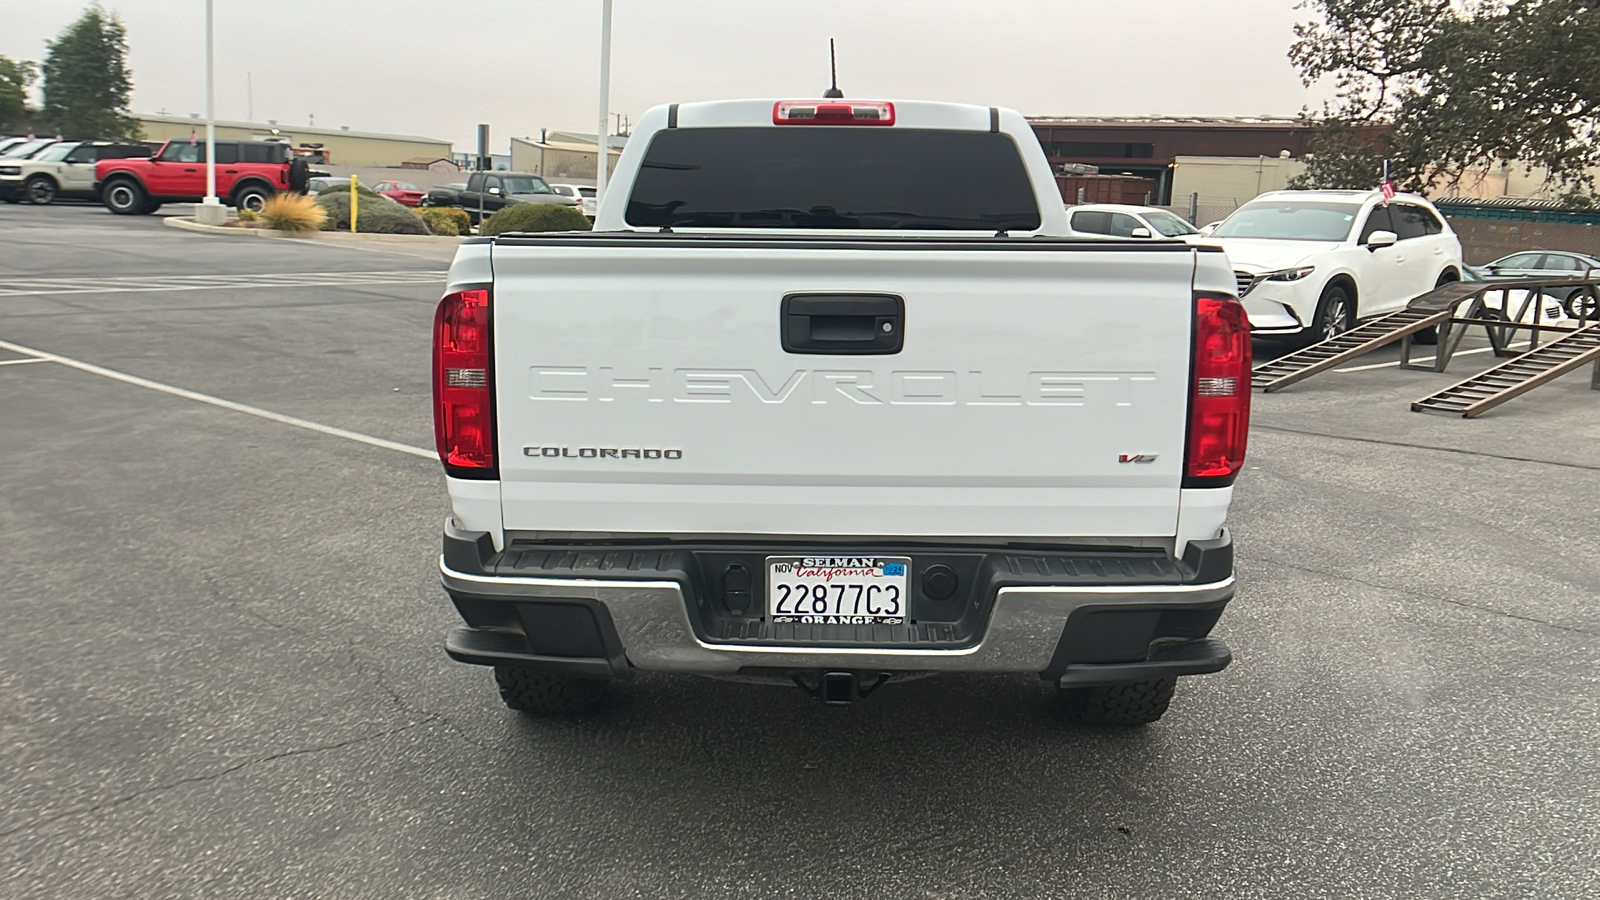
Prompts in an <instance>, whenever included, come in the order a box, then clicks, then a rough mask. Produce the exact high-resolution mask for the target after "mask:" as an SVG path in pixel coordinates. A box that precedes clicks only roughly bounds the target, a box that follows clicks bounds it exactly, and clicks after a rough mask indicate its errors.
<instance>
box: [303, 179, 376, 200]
mask: <svg viewBox="0 0 1600 900" xmlns="http://www.w3.org/2000/svg"><path fill="white" fill-rule="evenodd" d="M356 192H357V193H359V194H360V195H361V197H362V199H365V198H367V197H383V195H382V194H380V193H378V192H377V191H375V190H373V189H372V188H369V187H367V186H366V185H364V184H360V185H356ZM348 193H350V182H348V181H340V182H338V183H336V184H330V185H328V186H327V187H325V188H323V189H322V190H320V191H317V196H318V197H321V196H322V195H323V194H348ZM383 199H385V200H387V199H389V198H388V197H383Z"/></svg>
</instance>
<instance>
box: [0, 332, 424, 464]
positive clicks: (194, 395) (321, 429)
mask: <svg viewBox="0 0 1600 900" xmlns="http://www.w3.org/2000/svg"><path fill="white" fill-rule="evenodd" d="M0 349H5V350H10V351H11V352H12V353H20V354H22V355H23V356H29V357H32V359H18V360H12V361H11V362H12V363H24V362H53V363H60V364H61V365H63V366H67V367H68V368H73V369H77V370H79V371H80V372H88V373H90V374H91V375H99V376H101V377H102V378H110V379H112V380H113V381H121V382H123V383H125V384H132V385H138V386H139V387H142V388H149V389H150V390H152V391H160V392H161V393H163V394H171V395H172V396H174V397H183V398H184V399H186V400H193V401H195V402H197V403H208V404H210V405H212V406H218V407H221V408H222V409H231V410H233V411H234V412H241V413H244V414H245V415H249V416H255V417H256V418H259V419H266V420H268V421H270V422H277V423H279V424H282V425H293V426H294V427H296V428H304V429H306V430H307V431H315V432H317V433H318V434H327V435H332V436H333V437H340V438H344V439H345V440H347V441H356V442H358V443H362V444H367V445H370V446H373V447H382V448H383V449H385V450H394V451H397V452H399V453H409V454H410V455H412V456H420V457H422V458H423V459H438V458H439V455H438V454H437V453H435V452H434V451H432V450H424V449H423V448H421V447H413V446H411V445H410V444H402V443H399V442H398V441H390V440H385V439H384V438H381V437H373V436H372V435H370V434H362V433H360V432H357V431H347V430H346V429H343V428H335V427H333V426H332V425H323V424H321V423H320V422H311V421H308V420H306V419H297V418H295V417H294V416H286V415H284V414H282V413H275V412H273V411H272V410H270V409H261V408H260V407H256V406H246V405H245V404H243V403H235V402H233V401H232V400H224V399H222V398H221V397H213V396H211V395H210V394H202V393H200V392H198V391H191V390H188V389H186V388H181V387H174V386H173V385H170V384H162V383H161V382H159V381H151V380H150V379H148V378H140V377H139V376H137V375H129V374H128V373H126V372H118V371H116V370H115V369H107V368H105V367H103V366H97V365H94V364H93V363H86V362H83V361H82V360H77V359H72V358H71V357H66V356H60V355H58V354H55V353H46V352H45V351H43V350H35V349H33V348H32V347H24V346H22V345H21V344H13V343H11V342H10V341H0ZM0 365H7V363H0Z"/></svg>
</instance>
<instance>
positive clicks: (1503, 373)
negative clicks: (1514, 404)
mask: <svg viewBox="0 0 1600 900" xmlns="http://www.w3.org/2000/svg"><path fill="white" fill-rule="evenodd" d="M1590 363H1593V365H1594V376H1593V377H1592V378H1591V379H1590V382H1589V387H1590V388H1591V389H1593V390H1597V391H1600V325H1593V324H1591V325H1587V326H1585V327H1583V328H1580V329H1578V330H1577V331H1574V332H1572V333H1570V334H1567V335H1565V336H1563V337H1559V338H1556V339H1555V340H1553V341H1551V342H1550V343H1548V344H1545V345H1544V346H1542V347H1535V348H1533V349H1532V350H1529V351H1528V352H1526V353H1524V354H1522V355H1521V356H1516V357H1513V358H1511V359H1508V360H1506V361H1505V362H1503V363H1501V364H1500V365H1498V366H1495V367H1494V368H1492V369H1487V370H1485V371H1482V372H1479V373H1478V374H1476V375H1474V376H1472V377H1471V378H1468V379H1467V380H1465V381H1461V382H1458V383H1456V384H1453V385H1451V386H1450V387H1447V388H1445V389H1444V390H1442V391H1439V392H1438V393H1435V394H1430V395H1428V396H1426V397H1423V398H1422V399H1421V400H1418V401H1416V402H1415V403H1413V404H1411V409H1412V410H1413V411H1415V412H1441V413H1450V414H1452V415H1459V416H1461V417H1463V418H1467V419H1471V418H1474V417H1476V416H1481V415H1483V414H1484V413H1485V412H1488V411H1489V410H1491V409H1494V408H1495V407H1496V406H1499V405H1500V404H1502V403H1504V402H1506V401H1507V400H1510V399H1511V398H1513V397H1517V396H1520V395H1522V394H1525V393H1527V392H1528V391H1531V390H1533V389H1534V388H1536V387H1538V386H1540V385H1542V384H1544V383H1546V382H1548V381H1551V380H1553V379H1556V378H1559V377H1561V376H1562V375H1565V374H1566V373H1568V372H1571V371H1572V370H1573V369H1577V368H1580V367H1582V366H1584V365H1586V364H1590Z"/></svg>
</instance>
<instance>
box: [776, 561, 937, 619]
mask: <svg viewBox="0 0 1600 900" xmlns="http://www.w3.org/2000/svg"><path fill="white" fill-rule="evenodd" d="M910 571H911V559H910V557H906V556H769V557H767V615H768V616H770V617H771V619H772V621H774V622H800V623H803V624H811V625H899V624H901V623H903V622H905V620H906V604H907V601H908V599H909V597H908V594H909V592H908V591H907V590H906V582H907V573H908V572H910Z"/></svg>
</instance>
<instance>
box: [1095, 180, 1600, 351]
mask: <svg viewBox="0 0 1600 900" xmlns="http://www.w3.org/2000/svg"><path fill="white" fill-rule="evenodd" d="M1068 222H1069V224H1070V228H1071V231H1072V233H1073V234H1074V235H1075V236H1084V237H1101V238H1110V239H1121V240H1159V239H1177V240H1183V241H1187V242H1189V243H1195V244H1206V245H1215V246H1220V247H1221V248H1222V249H1223V250H1224V252H1226V253H1227V255H1228V259H1229V260H1230V262H1231V264H1232V266H1233V269H1234V276H1235V278H1236V280H1237V287H1238V295H1239V298H1240V299H1241V300H1242V301H1243V303H1244V307H1245V310H1246V312H1247V313H1248V314H1249V317H1250V322H1251V328H1252V332H1253V333H1254V335H1255V336H1256V337H1262V338H1276V339H1281V340H1286V341H1289V342H1292V343H1297V344H1302V345H1304V344H1311V343H1316V342H1318V341H1323V340H1327V339H1328V338H1331V337H1334V336H1336V335H1338V334H1341V333H1343V332H1345V331H1348V330H1350V329H1351V328H1354V327H1355V326H1356V324H1357V323H1358V322H1359V321H1361V320H1363V319H1368V318H1372V317H1375V316H1380V315H1385V314H1387V313H1391V312H1395V311H1397V310H1400V309H1403V308H1404V307H1405V306H1406V304H1408V303H1409V302H1410V301H1411V300H1412V299H1413V298H1415V297H1417V296H1420V295H1422V294H1424V293H1427V292H1428V291H1430V290H1432V289H1434V288H1436V287H1438V286H1440V285H1442V284H1446V283H1449V282H1452V281H1460V280H1463V279H1466V280H1480V279H1482V280H1490V281H1492V280H1495V279H1497V278H1499V279H1505V278H1540V277H1551V278H1558V277H1562V276H1568V275H1570V276H1573V277H1574V278H1578V277H1582V276H1585V275H1591V276H1592V275H1595V274H1600V258H1596V257H1592V256H1587V255H1585V254H1581V253H1570V252H1564V251H1529V252H1525V253H1517V254H1513V255H1511V256H1507V257H1504V258H1502V259H1498V260H1495V261H1494V262H1492V263H1489V264H1488V265H1487V266H1483V267H1480V268H1477V269H1474V268H1471V267H1469V266H1467V265H1466V264H1465V263H1464V262H1463V259H1462V250H1461V242H1460V240H1459V239H1458V238H1457V237H1456V235H1455V233H1454V231H1452V230H1451V228H1450V226H1449V224H1448V223H1447V222H1446V221H1445V219H1444V217H1443V216H1442V215H1440V214H1439V211H1438V209H1436V208H1435V207H1434V206H1433V204H1431V203H1429V202H1428V201H1427V200H1426V199H1424V198H1422V197H1419V196H1415V195H1410V194H1399V195H1395V196H1393V197H1392V198H1387V199H1386V198H1385V197H1384V196H1383V194H1382V192H1380V191H1273V192H1270V193H1266V194H1262V195H1261V196H1259V197H1257V198H1255V199H1254V200H1252V201H1250V202H1249V203H1246V204H1245V205H1243V206H1241V207H1239V209H1237V210H1235V211H1234V212H1233V214H1232V215H1230V216H1228V218H1227V219H1225V220H1223V221H1221V222H1217V223H1213V224H1211V225H1207V226H1206V227H1205V228H1198V229H1197V228H1195V227H1194V226H1193V225H1191V224H1190V223H1188V222H1186V221H1184V220H1183V219H1182V218H1180V217H1179V216H1176V215H1174V214H1173V213H1171V212H1169V211H1167V210H1164V209H1160V208H1157V207H1148V206H1126V205H1118V204H1086V205H1079V206H1073V207H1070V208H1069V210H1068ZM1531 294H1532V292H1530V291H1527V290H1513V291H1510V292H1506V293H1500V292H1495V293H1490V294H1489V295H1486V297H1485V306H1486V307H1487V308H1488V310H1489V311H1490V313H1491V314H1492V315H1498V316H1500V317H1503V318H1507V319H1513V318H1515V319H1518V320H1520V321H1524V322H1527V323H1531V322H1533V321H1534V319H1535V318H1537V319H1538V321H1539V322H1540V323H1542V324H1549V325H1554V326H1556V327H1563V326H1564V325H1565V324H1568V323H1570V322H1573V321H1574V320H1577V319H1578V317H1580V316H1583V317H1584V318H1586V319H1593V318H1594V316H1595V313H1596V290H1595V289H1594V288H1593V287H1590V286H1583V285H1575V286H1573V287H1570V288H1568V287H1564V286H1562V287H1549V288H1544V289H1542V294H1543V295H1544V296H1542V297H1540V298H1533V297H1532V296H1531Z"/></svg>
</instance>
